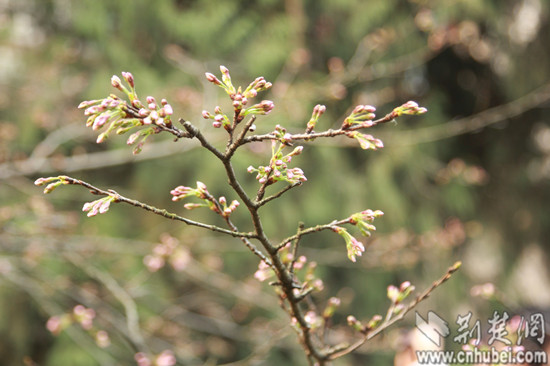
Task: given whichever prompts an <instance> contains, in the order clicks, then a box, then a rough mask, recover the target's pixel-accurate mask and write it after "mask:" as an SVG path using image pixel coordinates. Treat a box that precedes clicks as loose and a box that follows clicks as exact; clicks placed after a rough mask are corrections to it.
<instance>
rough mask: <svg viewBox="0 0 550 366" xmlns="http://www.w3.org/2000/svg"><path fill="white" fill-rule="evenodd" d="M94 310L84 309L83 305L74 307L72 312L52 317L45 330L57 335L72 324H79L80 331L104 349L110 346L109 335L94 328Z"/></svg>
mask: <svg viewBox="0 0 550 366" xmlns="http://www.w3.org/2000/svg"><path fill="white" fill-rule="evenodd" d="M95 316H96V313H95V310H94V309H92V308H86V307H85V306H84V305H76V306H75V307H74V308H73V311H72V312H70V313H65V314H62V315H54V316H52V317H50V318H49V319H48V321H47V322H46V328H47V329H48V330H49V331H50V332H51V333H52V334H54V335H59V334H60V333H61V332H62V331H63V330H65V329H67V328H68V327H69V326H70V325H72V324H75V323H76V324H79V325H80V326H81V327H82V329H84V330H85V331H87V332H89V333H90V334H91V335H92V336H93V337H94V338H95V341H96V344H97V345H98V346H99V347H101V348H105V347H107V346H109V345H110V344H111V341H110V339H109V334H108V333H107V332H106V331H104V330H97V329H95V328H94V324H93V321H94V318H95Z"/></svg>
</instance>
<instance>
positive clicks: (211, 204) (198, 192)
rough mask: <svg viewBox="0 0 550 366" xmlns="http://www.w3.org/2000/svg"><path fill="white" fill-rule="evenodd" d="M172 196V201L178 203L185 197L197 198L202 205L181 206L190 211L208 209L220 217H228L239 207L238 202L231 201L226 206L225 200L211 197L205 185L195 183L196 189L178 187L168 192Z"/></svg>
mask: <svg viewBox="0 0 550 366" xmlns="http://www.w3.org/2000/svg"><path fill="white" fill-rule="evenodd" d="M170 194H171V195H172V196H173V197H172V201H179V200H182V199H184V198H187V197H192V196H195V197H198V198H200V199H201V200H203V203H186V204H185V205H183V207H185V208H186V209H188V210H192V209H195V208H199V207H208V208H209V209H211V210H212V211H214V212H216V213H218V214H220V215H222V216H223V217H229V215H231V214H232V213H233V211H235V209H236V208H237V207H239V201H237V200H233V201H232V202H231V203H230V204H227V199H226V198H225V197H224V196H221V197H220V198H218V200H216V199H215V198H214V196H212V195H211V194H210V193H209V192H208V189H207V188H206V185H205V184H204V183H202V182H197V188H191V187H186V186H178V187H176V188H174V189H173V190H171V191H170Z"/></svg>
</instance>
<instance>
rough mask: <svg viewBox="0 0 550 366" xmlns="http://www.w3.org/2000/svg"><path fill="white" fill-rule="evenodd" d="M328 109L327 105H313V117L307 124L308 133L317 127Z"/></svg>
mask: <svg viewBox="0 0 550 366" xmlns="http://www.w3.org/2000/svg"><path fill="white" fill-rule="evenodd" d="M326 110H327V107H325V106H324V105H322V104H317V105H316V106H315V107H313V113H311V118H310V120H309V121H308V123H307V126H306V133H311V132H313V129H314V128H315V125H316V124H317V121H318V120H319V117H321V116H322V115H323V113H325V111H326Z"/></svg>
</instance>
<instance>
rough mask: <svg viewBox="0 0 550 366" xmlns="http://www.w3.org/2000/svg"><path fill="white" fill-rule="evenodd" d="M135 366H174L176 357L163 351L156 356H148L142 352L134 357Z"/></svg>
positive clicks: (168, 351)
mask: <svg viewBox="0 0 550 366" xmlns="http://www.w3.org/2000/svg"><path fill="white" fill-rule="evenodd" d="M134 360H135V361H136V363H137V366H174V365H175V364H176V361H177V360H176V356H174V352H172V351H170V350H164V351H162V352H161V353H160V354H159V355H157V356H148V355H147V354H145V353H144V352H138V353H136V354H135V355H134Z"/></svg>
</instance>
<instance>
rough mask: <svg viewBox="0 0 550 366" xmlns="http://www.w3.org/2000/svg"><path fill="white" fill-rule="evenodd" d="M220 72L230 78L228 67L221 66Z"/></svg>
mask: <svg viewBox="0 0 550 366" xmlns="http://www.w3.org/2000/svg"><path fill="white" fill-rule="evenodd" d="M220 71H221V72H222V74H224V75H225V76H227V77H229V69H228V68H227V67H225V66H223V65H220Z"/></svg>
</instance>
